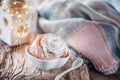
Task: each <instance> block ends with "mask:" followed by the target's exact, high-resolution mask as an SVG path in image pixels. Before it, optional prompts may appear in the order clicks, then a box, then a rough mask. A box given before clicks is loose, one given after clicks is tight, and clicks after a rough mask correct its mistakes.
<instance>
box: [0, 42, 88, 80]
mask: <svg viewBox="0 0 120 80" xmlns="http://www.w3.org/2000/svg"><path fill="white" fill-rule="evenodd" d="M27 45H28V44H24V45H22V46H21V47H20V46H18V47H10V46H8V45H6V44H4V43H3V42H2V41H0V80H54V78H55V76H56V75H57V74H58V73H60V72H62V71H64V70H66V69H67V68H69V67H70V66H71V64H72V61H73V60H72V59H70V60H69V61H68V63H67V64H65V65H64V66H63V67H62V68H60V69H57V70H48V71H45V70H39V69H37V68H35V67H34V65H33V64H32V63H31V62H30V61H29V60H28V59H27V57H26V55H25V52H24V48H25V47H26V46H27ZM61 80H90V77H89V72H88V67H87V65H86V64H83V65H82V66H81V67H79V68H78V69H76V70H73V71H71V72H69V73H67V74H65V75H64V76H63V77H62V78H61Z"/></svg>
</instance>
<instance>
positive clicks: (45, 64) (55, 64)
mask: <svg viewBox="0 0 120 80" xmlns="http://www.w3.org/2000/svg"><path fill="white" fill-rule="evenodd" d="M28 50H29V46H27V47H26V48H25V52H26V56H27V57H28V59H29V60H30V61H31V62H32V63H33V64H34V65H35V66H36V67H37V68H38V69H42V70H51V69H59V68H61V67H62V66H64V65H65V64H66V63H67V61H68V60H69V58H70V56H71V53H70V51H68V56H67V57H65V58H56V59H53V60H41V59H38V58H36V57H34V56H32V55H31V54H30V53H29V51H28Z"/></svg>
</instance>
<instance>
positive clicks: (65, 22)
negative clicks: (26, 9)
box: [39, 0, 120, 74]
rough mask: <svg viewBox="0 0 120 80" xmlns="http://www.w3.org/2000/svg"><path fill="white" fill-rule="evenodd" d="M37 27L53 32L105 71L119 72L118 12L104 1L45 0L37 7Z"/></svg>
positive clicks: (106, 72) (119, 29) (108, 72)
mask: <svg viewBox="0 0 120 80" xmlns="http://www.w3.org/2000/svg"><path fill="white" fill-rule="evenodd" d="M39 15H40V16H41V18H40V19H39V25H40V28H41V29H42V30H43V31H44V32H47V33H54V34H57V35H59V36H61V37H62V38H64V39H65V41H66V42H67V43H68V45H69V46H71V47H72V48H74V49H76V50H77V51H79V52H80V53H82V55H83V56H85V57H86V58H88V59H89V60H90V61H91V62H92V64H93V65H94V67H95V69H96V70H98V71H100V72H102V73H104V74H113V73H115V72H116V71H118V68H119V63H120V62H119V61H120V41H119V40H120V37H119V36H120V16H119V15H120V14H119V12H117V10H116V9H115V8H114V7H113V6H112V5H111V4H108V3H106V2H103V1H89V0H88V1H86V2H84V3H80V2H79V0H78V1H76V0H75V1H74V0H72V1H71V0H60V1H58V0H51V1H49V0H48V1H45V2H44V3H43V4H42V5H40V7H39Z"/></svg>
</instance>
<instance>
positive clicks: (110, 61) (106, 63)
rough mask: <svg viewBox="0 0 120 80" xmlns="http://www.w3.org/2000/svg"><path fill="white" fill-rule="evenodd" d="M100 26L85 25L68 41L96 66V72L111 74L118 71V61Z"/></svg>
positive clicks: (67, 39)
mask: <svg viewBox="0 0 120 80" xmlns="http://www.w3.org/2000/svg"><path fill="white" fill-rule="evenodd" d="M98 26H100V25H97V24H94V23H90V22H89V23H88V22H87V23H84V24H82V26H81V27H78V28H79V29H76V30H74V32H72V33H71V34H70V35H69V36H68V37H67V38H66V41H67V42H68V44H69V45H71V46H72V47H74V48H75V49H77V50H79V51H80V52H81V53H82V54H83V55H84V56H85V57H87V58H88V59H89V60H90V61H91V62H92V63H93V65H94V66H95V68H96V70H98V71H101V72H103V73H104V74H111V73H114V72H116V71H117V70H118V61H117V60H116V59H115V58H114V56H113V55H112V53H111V50H110V49H109V47H108V44H107V42H106V38H105V33H104V31H103V30H102V28H101V27H98Z"/></svg>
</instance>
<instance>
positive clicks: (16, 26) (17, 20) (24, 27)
mask: <svg viewBox="0 0 120 80" xmlns="http://www.w3.org/2000/svg"><path fill="white" fill-rule="evenodd" d="M26 3H28V2H26ZM2 9H3V10H4V11H6V12H7V13H9V14H12V15H14V16H15V17H14V19H13V23H12V27H11V29H12V30H13V32H15V33H13V34H14V35H15V37H16V41H15V43H17V42H21V39H23V38H25V37H26V36H27V35H28V33H29V31H30V22H31V21H32V20H31V15H29V16H25V15H26V14H28V13H31V12H32V7H31V6H29V5H27V4H25V0H3V1H2ZM26 19H27V20H26Z"/></svg>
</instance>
